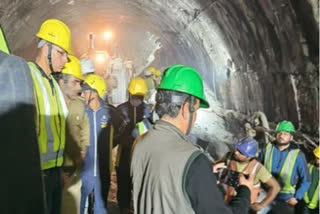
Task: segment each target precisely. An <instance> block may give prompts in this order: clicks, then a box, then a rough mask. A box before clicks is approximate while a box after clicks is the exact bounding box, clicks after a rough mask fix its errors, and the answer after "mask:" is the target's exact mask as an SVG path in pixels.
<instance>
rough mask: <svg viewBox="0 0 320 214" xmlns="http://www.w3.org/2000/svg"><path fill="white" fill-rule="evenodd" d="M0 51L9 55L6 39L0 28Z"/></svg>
mask: <svg viewBox="0 0 320 214" xmlns="http://www.w3.org/2000/svg"><path fill="white" fill-rule="evenodd" d="M0 50H1V51H3V52H5V53H7V54H10V51H9V48H8V44H7V41H6V38H5V36H4V33H3V30H2V28H1V27H0Z"/></svg>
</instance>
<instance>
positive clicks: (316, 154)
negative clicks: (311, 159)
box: [313, 146, 319, 158]
mask: <svg viewBox="0 0 320 214" xmlns="http://www.w3.org/2000/svg"><path fill="white" fill-rule="evenodd" d="M313 154H314V155H315V156H316V157H317V158H319V146H317V147H316V148H315V149H314V150H313Z"/></svg>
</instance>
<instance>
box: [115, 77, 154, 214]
mask: <svg viewBox="0 0 320 214" xmlns="http://www.w3.org/2000/svg"><path fill="white" fill-rule="evenodd" d="M128 91H129V100H128V101H127V102H125V103H122V104H120V105H119V106H118V107H117V109H118V111H119V112H120V113H121V115H122V118H124V121H125V127H124V129H123V133H122V134H121V135H120V137H119V138H118V143H117V144H119V147H118V153H117V158H116V172H117V184H118V192H117V200H118V205H119V207H120V210H121V213H122V214H127V213H129V212H130V203H131V190H132V185H131V178H130V152H131V147H132V143H133V141H134V139H135V137H134V136H132V131H133V130H134V128H135V126H136V124H137V123H139V122H141V121H142V120H143V119H144V118H149V117H150V110H149V107H148V105H147V104H146V103H144V102H143V99H144V96H145V95H146V92H147V87H146V83H145V81H144V80H143V79H142V78H133V79H132V80H131V81H130V82H129V86H128Z"/></svg>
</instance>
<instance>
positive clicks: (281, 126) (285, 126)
mask: <svg viewBox="0 0 320 214" xmlns="http://www.w3.org/2000/svg"><path fill="white" fill-rule="evenodd" d="M276 131H277V132H295V131H296V129H295V128H294V125H293V124H292V123H291V122H290V121H287V120H284V121H282V122H280V123H278V125H277V130H276Z"/></svg>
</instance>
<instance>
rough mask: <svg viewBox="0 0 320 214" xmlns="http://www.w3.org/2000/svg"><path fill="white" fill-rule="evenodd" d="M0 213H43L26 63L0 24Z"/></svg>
mask: <svg viewBox="0 0 320 214" xmlns="http://www.w3.org/2000/svg"><path fill="white" fill-rule="evenodd" d="M0 32H1V33H0V87H1V95H0V130H1V132H0V139H1V142H2V143H1V151H2V154H1V156H0V163H1V164H0V168H1V176H0V182H1V184H3V185H2V187H1V196H0V201H1V206H0V213H3V214H10V213H16V214H24V213H47V210H46V201H45V193H44V189H43V179H42V173H41V162H40V153H39V146H38V139H37V133H36V130H35V124H36V121H35V111H34V109H35V102H34V96H33V83H32V77H31V74H30V70H29V67H28V65H27V63H26V62H25V61H24V60H23V59H22V58H20V57H17V56H14V55H8V54H9V47H8V44H7V43H6V39H5V37H4V36H5V35H4V32H3V31H2V29H1V26H0Z"/></svg>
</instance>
